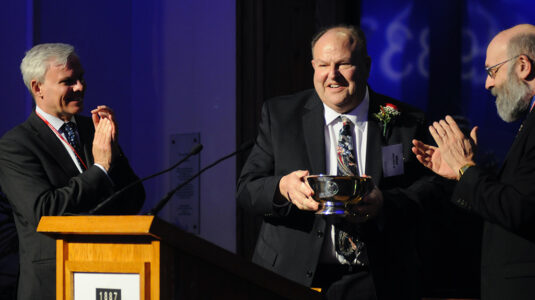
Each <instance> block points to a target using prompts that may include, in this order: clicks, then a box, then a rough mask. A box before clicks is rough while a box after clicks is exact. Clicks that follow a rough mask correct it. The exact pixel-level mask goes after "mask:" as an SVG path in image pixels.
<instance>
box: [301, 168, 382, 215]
mask: <svg viewBox="0 0 535 300" xmlns="http://www.w3.org/2000/svg"><path fill="white" fill-rule="evenodd" d="M306 180H307V182H308V184H309V185H310V187H311V188H312V190H314V195H313V196H312V198H314V200H316V201H317V202H319V203H320V204H321V208H320V210H318V211H317V212H316V214H320V215H339V216H345V215H348V214H349V213H348V211H347V208H348V207H349V206H351V205H354V204H357V203H358V202H359V201H360V200H362V198H363V197H364V196H366V194H368V193H369V192H370V191H371V190H372V189H373V182H372V179H371V178H370V177H359V176H332V175H310V176H307V177H306Z"/></svg>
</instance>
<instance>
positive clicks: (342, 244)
mask: <svg viewBox="0 0 535 300" xmlns="http://www.w3.org/2000/svg"><path fill="white" fill-rule="evenodd" d="M340 118H341V119H342V124H343V125H342V129H340V135H339V136H338V146H337V147H336V152H337V154H338V159H337V161H338V163H337V165H338V166H337V167H338V171H337V173H338V175H343V176H354V175H357V176H358V175H359V172H358V168H357V162H356V160H355V154H354V153H353V148H354V147H353V138H352V135H351V124H352V122H351V120H349V119H348V118H347V117H345V116H340ZM335 235H336V241H335V249H336V252H337V253H338V254H340V255H342V256H343V257H344V258H345V259H346V260H347V261H348V262H349V263H350V264H355V265H361V266H366V265H368V258H367V256H366V248H365V247H366V245H365V244H364V242H362V241H361V240H360V239H359V237H358V228H357V226H355V225H354V224H351V223H348V222H343V221H342V222H340V223H338V224H336V225H335Z"/></svg>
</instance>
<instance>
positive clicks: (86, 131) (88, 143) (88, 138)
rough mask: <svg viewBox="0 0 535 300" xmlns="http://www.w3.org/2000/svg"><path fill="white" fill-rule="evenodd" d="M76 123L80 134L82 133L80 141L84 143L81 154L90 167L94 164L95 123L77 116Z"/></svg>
mask: <svg viewBox="0 0 535 300" xmlns="http://www.w3.org/2000/svg"><path fill="white" fill-rule="evenodd" d="M75 118H76V124H77V125H78V134H79V135H80V142H81V143H82V149H83V150H82V151H83V152H84V153H82V154H80V155H82V157H83V158H84V162H85V164H86V165H87V167H88V168H89V167H90V166H91V165H93V155H92V153H93V135H94V134H93V129H92V127H93V123H92V122H86V120H85V119H83V118H81V117H79V116H76V117H75Z"/></svg>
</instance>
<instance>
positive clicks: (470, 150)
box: [429, 116, 477, 178]
mask: <svg viewBox="0 0 535 300" xmlns="http://www.w3.org/2000/svg"><path fill="white" fill-rule="evenodd" d="M429 132H430V133H431V135H432V136H433V139H434V140H435V142H436V143H437V145H438V148H439V149H440V152H439V154H440V156H441V160H443V161H445V162H446V163H447V164H448V166H449V167H450V168H451V169H452V170H453V171H454V172H455V173H457V172H458V171H459V169H460V168H461V167H462V166H464V165H467V164H470V165H475V162H474V152H475V147H476V146H477V126H476V127H474V128H472V131H471V132H470V138H467V137H465V136H464V134H463V133H462V132H461V130H460V129H459V127H458V126H457V123H455V120H453V118H452V117H450V116H446V118H445V120H440V121H439V122H434V123H433V126H429ZM457 177H458V175H457V174H456V175H455V178H457Z"/></svg>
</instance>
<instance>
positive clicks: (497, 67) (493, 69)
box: [485, 54, 522, 79]
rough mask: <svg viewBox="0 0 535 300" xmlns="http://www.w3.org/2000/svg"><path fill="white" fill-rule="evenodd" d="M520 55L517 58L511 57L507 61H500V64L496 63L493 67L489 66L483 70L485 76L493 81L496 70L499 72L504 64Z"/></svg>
mask: <svg viewBox="0 0 535 300" xmlns="http://www.w3.org/2000/svg"><path fill="white" fill-rule="evenodd" d="M520 55H522V54H519V55H517V56H513V57H511V58H509V59H506V60H504V61H502V62H501V63H497V64H495V65H494V66H490V67H488V68H485V71H487V74H488V75H489V77H490V78H492V79H494V78H495V77H496V73H498V70H500V67H501V66H503V65H504V64H505V63H506V62H508V61H510V60H513V59H515V58H517V57H519V56H520Z"/></svg>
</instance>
